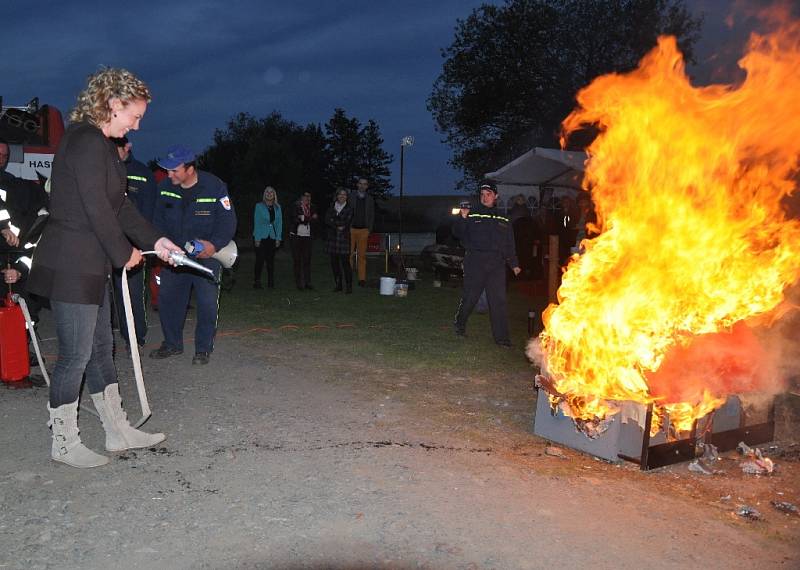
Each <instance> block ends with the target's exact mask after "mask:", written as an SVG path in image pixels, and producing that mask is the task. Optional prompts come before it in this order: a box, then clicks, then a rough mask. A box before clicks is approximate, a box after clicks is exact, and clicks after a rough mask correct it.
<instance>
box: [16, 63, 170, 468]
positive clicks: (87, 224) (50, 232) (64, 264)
mask: <svg viewBox="0 0 800 570" xmlns="http://www.w3.org/2000/svg"><path fill="white" fill-rule="evenodd" d="M149 101H150V91H149V90H148V88H147V86H146V85H145V84H144V83H143V82H142V81H141V80H140V79H138V78H136V77H135V76H134V75H133V74H131V73H130V72H128V71H126V70H123V69H113V68H110V69H103V70H102V71H99V72H98V73H96V74H94V75H92V76H91V77H89V83H88V85H87V87H86V89H85V90H84V91H83V92H82V93H81V94H80V95H79V96H78V104H77V106H76V107H75V109H73V111H72V113H71V114H70V121H71V124H70V126H69V128H68V129H67V131H66V133H65V134H64V137H63V138H62V139H61V142H60V144H59V145H58V149H57V150H56V154H55V159H54V160H53V172H52V179H51V191H50V219H49V221H48V223H47V226H46V227H45V229H44V232H43V233H42V238H41V240H40V241H39V245H38V247H37V248H36V253H35V254H34V256H33V265H32V267H31V272H30V276H29V278H28V290H29V291H30V292H31V293H34V294H36V295H41V296H42V297H46V298H48V299H50V306H51V309H52V312H53V317H54V319H55V324H56V336H57V337H58V360H57V361H56V365H55V369H54V370H53V377H52V380H51V384H50V402H49V406H48V410H49V412H50V425H51V427H52V429H53V444H52V448H51V454H50V456H51V457H52V459H54V460H55V461H60V462H62V463H66V464H67V465H71V466H73V467H97V466H100V465H104V464H106V463H108V458H107V457H104V456H102V455H99V454H97V453H94V452H93V451H91V450H89V449H88V448H87V447H85V446H84V445H83V444H82V443H81V440H80V437H79V435H78V401H79V399H80V390H81V384H82V383H83V378H84V374H85V376H86V384H87V386H88V387H89V391H90V392H91V396H92V401H93V402H94V405H95V407H96V408H97V411H98V413H99V415H100V419H101V421H102V423H103V428H104V429H105V432H106V449H107V450H108V451H122V450H125V449H134V448H140V447H150V446H153V445H156V444H157V443H159V442H161V441H163V440H164V434H162V433H155V434H150V433H145V432H143V431H140V430H137V429H135V428H133V427H132V426H131V425H130V424H129V423H128V420H127V416H126V414H125V411H124V410H123V409H122V403H121V399H120V395H119V386H118V384H117V374H116V370H115V368H114V360H113V355H112V346H113V336H112V333H111V312H110V305H111V302H110V283H111V271H112V267H122V266H125V267H126V268H132V267H136V266H137V265H138V264H139V263H141V261H142V252H141V251H140V250H139V249H137V247H134V246H132V245H131V241H132V242H134V243H135V244H136V245H137V246H138V247H141V248H143V249H155V251H156V252H157V253H158V256H159V257H160V258H161V259H163V260H164V261H168V262H169V261H170V257H169V253H170V252H171V251H180V248H179V247H177V246H176V245H175V244H174V243H172V242H171V241H170V240H169V239H167V238H166V237H163V233H159V232H158V230H156V229H155V228H154V227H153V226H152V225H151V224H149V223H148V222H147V220H145V219H144V218H143V217H142V216H141V214H139V212H138V210H137V209H136V207H135V206H134V205H133V204H132V203H131V202H130V200H128V199H126V197H125V187H126V182H127V180H126V175H125V167H124V166H123V165H122V163H121V162H120V161H119V156H118V155H117V151H116V148H115V147H114V144H113V143H112V142H111V141H110V140H109V138H110V137H122V136H124V135H125V134H126V133H127V132H128V131H130V130H136V129H138V128H139V121H140V120H141V119H142V116H143V115H144V113H145V110H146V109H147V103H148V102H149Z"/></svg>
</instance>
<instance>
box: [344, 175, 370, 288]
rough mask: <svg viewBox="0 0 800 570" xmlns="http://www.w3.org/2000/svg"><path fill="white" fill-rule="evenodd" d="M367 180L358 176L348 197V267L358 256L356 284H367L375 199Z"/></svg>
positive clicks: (362, 285) (353, 263) (353, 265)
mask: <svg viewBox="0 0 800 570" xmlns="http://www.w3.org/2000/svg"><path fill="white" fill-rule="evenodd" d="M368 190H369V181H368V180H367V179H366V178H359V179H358V183H357V185H356V191H355V194H354V195H353V196H351V197H350V207H351V208H353V224H352V226H351V228H350V267H352V268H354V269H355V267H356V265H355V257H356V256H358V285H359V287H364V286H365V285H366V284H367V281H366V280H367V243H368V242H369V234H370V233H371V232H372V226H373V224H374V223H375V199H374V198H373V197H372V196H370V195H369V192H368Z"/></svg>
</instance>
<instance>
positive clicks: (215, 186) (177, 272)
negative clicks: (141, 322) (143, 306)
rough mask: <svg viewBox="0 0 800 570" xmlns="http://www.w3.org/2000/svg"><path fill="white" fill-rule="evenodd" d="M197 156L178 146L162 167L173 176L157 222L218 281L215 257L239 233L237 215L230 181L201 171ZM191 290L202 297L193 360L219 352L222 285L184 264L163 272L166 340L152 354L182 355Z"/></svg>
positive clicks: (164, 188) (163, 191)
mask: <svg viewBox="0 0 800 570" xmlns="http://www.w3.org/2000/svg"><path fill="white" fill-rule="evenodd" d="M195 159H196V155H195V153H194V152H193V151H192V150H191V149H189V148H188V147H186V146H183V145H174V146H171V147H170V148H168V149H167V156H166V158H164V159H161V160H159V161H158V165H159V166H161V168H163V169H164V170H166V171H167V175H168V176H169V180H164V181H163V182H162V183H161V185H160V186H159V192H158V199H157V200H156V207H155V212H154V214H153V224H154V225H155V226H156V227H157V228H159V229H161V230H162V231H164V232H165V233H166V235H167V236H168V237H169V238H170V239H171V240H172V241H174V242H175V243H177V244H184V243H186V244H187V246H190V247H187V251H189V250H192V251H190V253H191V254H192V255H193V256H194V259H195V260H196V261H197V262H198V263H200V264H202V265H205V266H206V267H208V268H210V269H211V270H212V271H214V274H215V275H216V276H217V280H218V281H219V277H220V273H221V271H222V265H221V264H220V262H219V261H217V260H216V259H213V258H212V256H213V255H214V254H215V253H216V252H217V251H219V250H220V249H222V248H223V247H225V246H226V245H227V244H228V243H229V242H230V241H231V240H232V239H233V236H234V234H235V232H236V213H235V212H234V210H233V206H232V205H231V200H230V197H229V196H228V188H227V186H226V185H225V183H224V182H223V181H222V180H220V179H219V178H217V177H216V176H214V175H213V174H211V173H209V172H205V171H202V170H197V167H196V165H195ZM192 288H194V290H195V295H196V301H197V325H196V327H195V336H194V338H195V340H194V343H195V355H194V358H193V359H192V364H208V361H209V358H210V357H211V352H212V351H213V350H214V336H215V334H216V327H217V310H218V302H219V286H218V285H217V284H216V283H214V282H213V281H211V280H210V279H209V278H208V277H206V276H204V275H200V274H198V273H196V272H193V271H192V270H191V269H186V268H182V267H168V266H165V267H164V268H163V270H162V271H161V287H160V292H159V303H158V304H159V314H160V316H161V330H162V331H163V333H164V342H163V343H162V344H161V346H160V347H159V348H157V349H155V350H153V351H152V352H151V353H150V358H168V357H170V356H175V355H178V354H182V353H183V324H184V321H185V319H186V311H187V309H188V307H189V297H190V296H191V292H192Z"/></svg>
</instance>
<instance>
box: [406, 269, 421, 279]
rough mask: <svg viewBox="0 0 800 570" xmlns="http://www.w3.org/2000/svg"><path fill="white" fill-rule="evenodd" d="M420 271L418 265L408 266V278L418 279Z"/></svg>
mask: <svg viewBox="0 0 800 570" xmlns="http://www.w3.org/2000/svg"><path fill="white" fill-rule="evenodd" d="M418 271H419V270H418V269H417V268H416V267H406V279H408V280H409V281H416V280H417V272H418Z"/></svg>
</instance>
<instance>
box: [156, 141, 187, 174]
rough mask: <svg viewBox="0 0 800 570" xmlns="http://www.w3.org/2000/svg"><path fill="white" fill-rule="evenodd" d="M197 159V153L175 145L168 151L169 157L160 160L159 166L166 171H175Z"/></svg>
mask: <svg viewBox="0 0 800 570" xmlns="http://www.w3.org/2000/svg"><path fill="white" fill-rule="evenodd" d="M195 158H197V155H196V154H195V152H194V151H193V150H192V149H190V148H189V147H187V146H183V145H181V144H174V145H172V146H171V147H169V148H168V149H167V156H166V157H165V158H161V159H159V160H158V165H159V166H160V167H161V168H163V169H164V170H175V169H176V168H178V167H179V166H180V165H181V164H186V163H187V162H193V161H194V159H195Z"/></svg>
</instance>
